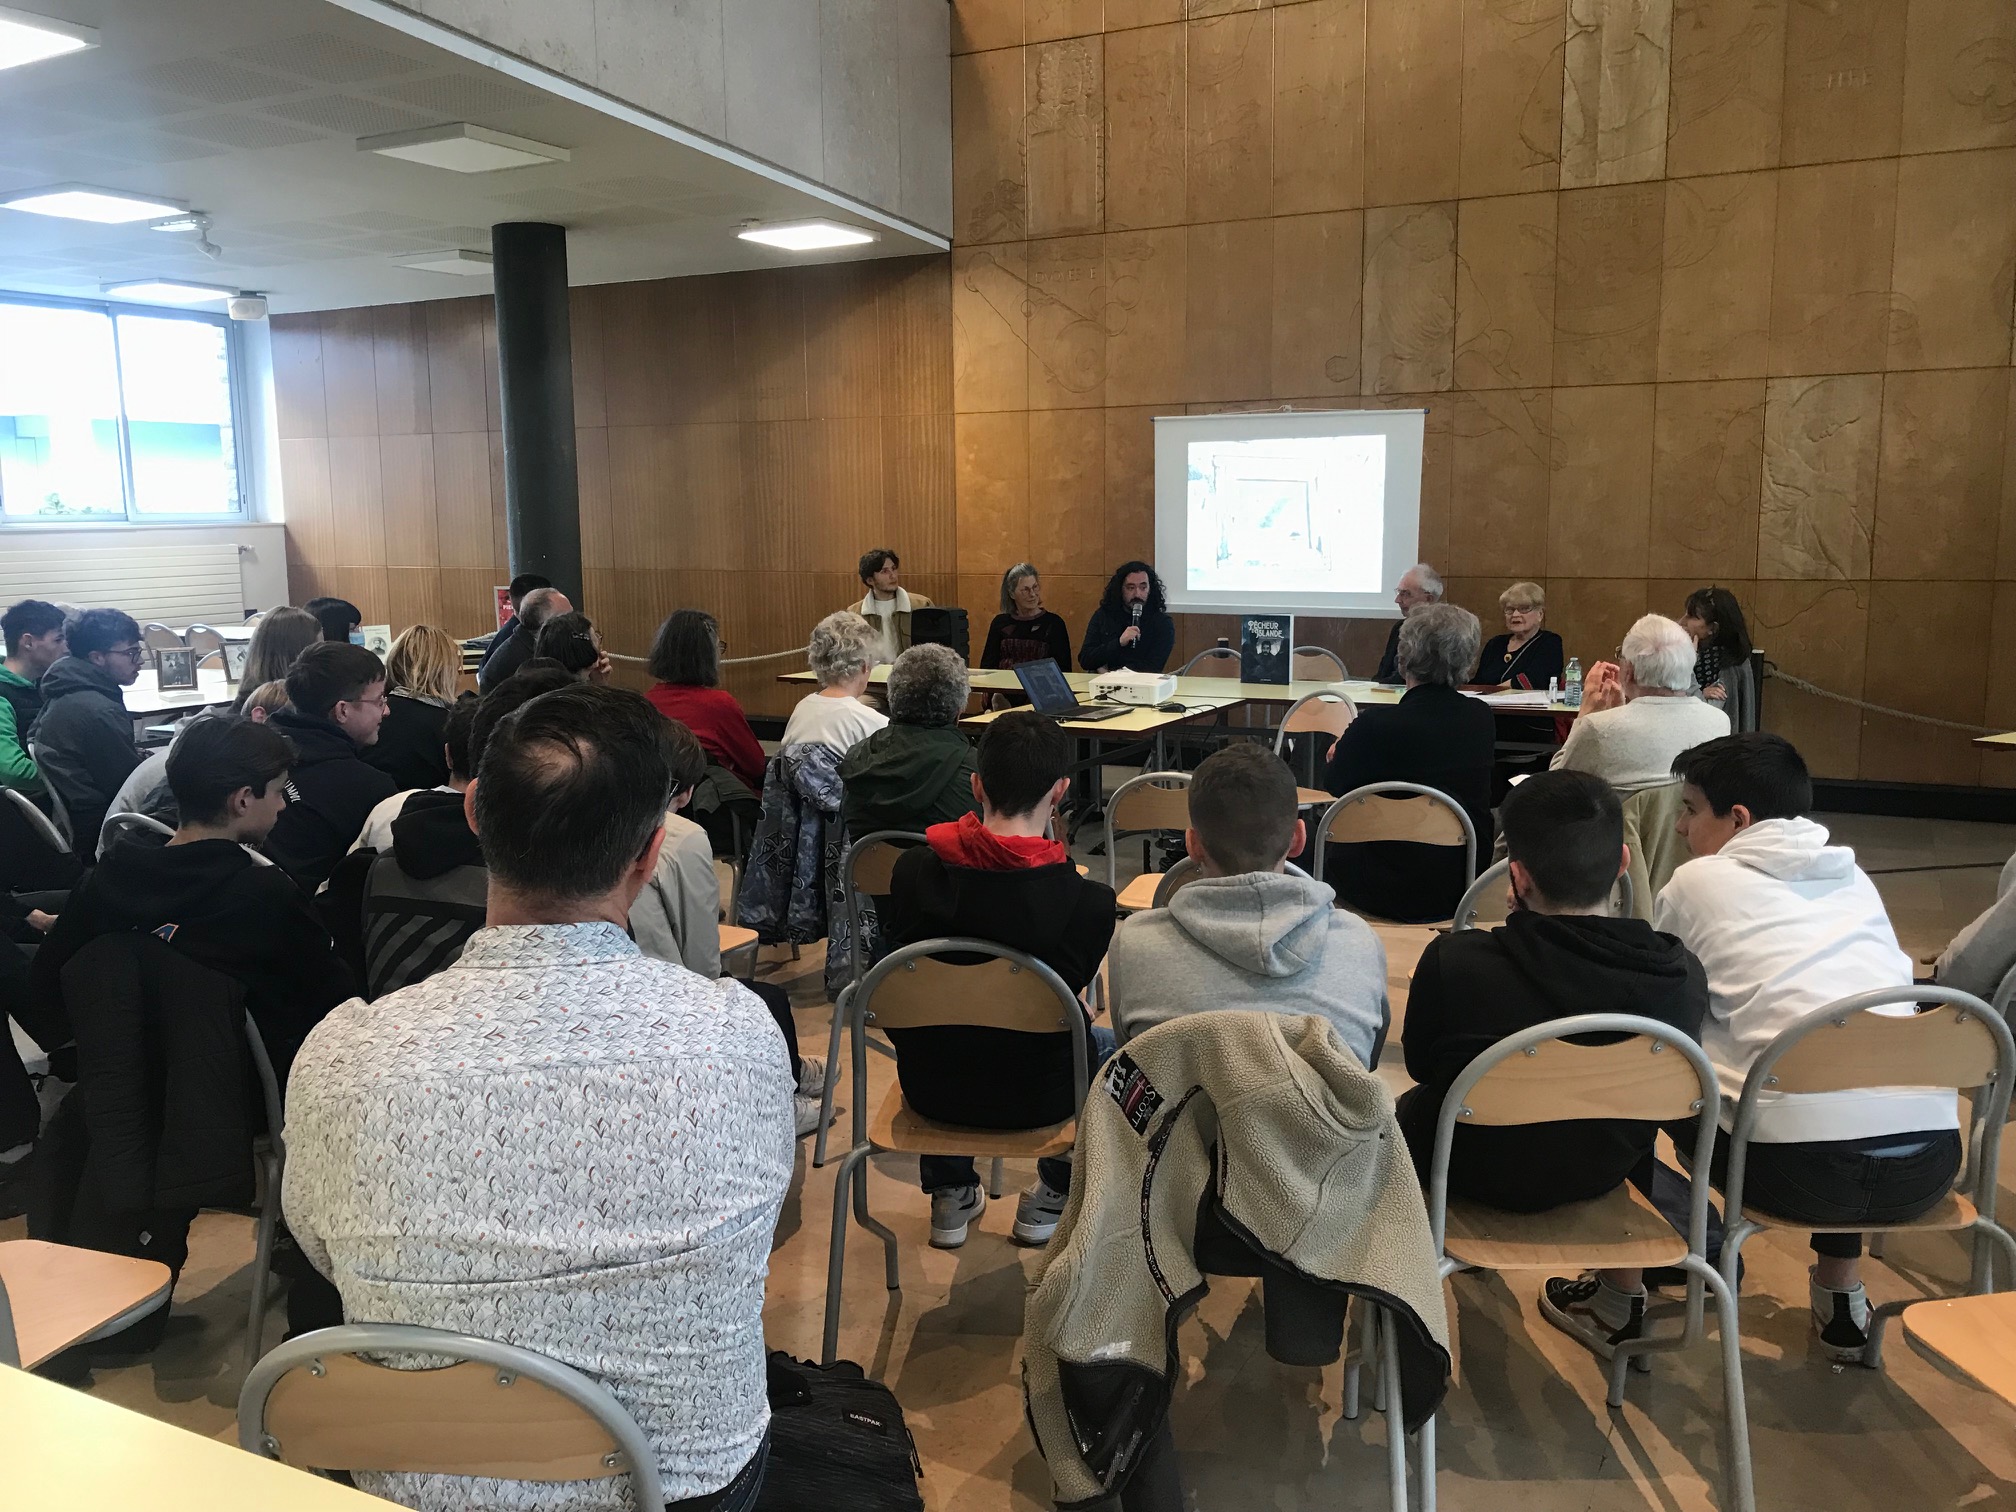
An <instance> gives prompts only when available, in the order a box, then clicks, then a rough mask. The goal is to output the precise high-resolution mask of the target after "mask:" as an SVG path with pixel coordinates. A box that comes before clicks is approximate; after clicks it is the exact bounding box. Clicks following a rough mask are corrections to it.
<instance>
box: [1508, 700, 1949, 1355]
mask: <svg viewBox="0 0 2016 1512" xmlns="http://www.w3.org/2000/svg"><path fill="white" fill-rule="evenodd" d="M1673 771H1674V775H1675V776H1677V777H1679V778H1680V779H1681V781H1682V783H1683V784H1684V785H1683V787H1682V789H1681V811H1680V819H1679V823H1678V826H1677V828H1678V830H1679V832H1680V837H1681V839H1683V840H1684V841H1686V843H1687V848H1688V850H1689V851H1690V852H1692V854H1693V857H1694V859H1693V860H1691V861H1688V862H1686V863H1685V864H1684V865H1682V866H1681V867H1680V869H1679V870H1678V871H1676V872H1675V873H1674V874H1673V879H1672V881H1670V882H1668V883H1667V884H1666V887H1665V889H1664V890H1663V891H1662V892H1661V893H1660V894H1659V899H1658V902H1657V903H1656V904H1655V905H1654V907H1653V911H1652V925H1653V927H1654V928H1655V929H1659V930H1662V931H1664V932H1666V933H1668V934H1673V935H1677V936H1679V938H1680V939H1681V940H1682V941H1683V942H1685V944H1686V945H1687V947H1688V949H1690V950H1692V951H1693V952H1694V954H1695V955H1696V956H1697V957H1698V958H1699V959H1700V961H1701V964H1702V966H1703V967H1704V968H1705V969H1706V971H1707V973H1708V1004H1709V1006H1708V1020H1707V1022H1706V1023H1705V1024H1704V1025H1703V1028H1702V1034H1701V1044H1702V1048H1703V1049H1705V1050H1706V1051H1707V1052H1708V1059H1709V1060H1710V1061H1712V1062H1713V1063H1714V1065H1715V1069H1716V1071H1717V1073H1718V1074H1719V1076H1720V1079H1721V1083H1722V1111H1721V1125H1722V1137H1721V1138H1720V1139H1718V1141H1717V1144H1716V1151H1715V1167H1714V1173H1715V1179H1716V1181H1717V1182H1718V1183H1720V1181H1721V1180H1722V1176H1723V1170H1724V1164H1725V1162H1726V1160H1727V1147H1728V1130H1729V1126H1730V1120H1731V1117H1732V1116H1733V1113H1734V1109H1735V1104H1736V1100H1737V1098H1738V1097H1739V1096H1741V1094H1742V1091H1743V1080H1744V1077H1745V1076H1746V1075H1747V1074H1748V1073H1749V1070H1750V1067H1751V1066H1752V1065H1753V1064H1754V1063H1755V1062H1756V1060H1757V1057H1758V1056H1759V1055H1761V1054H1762V1053H1763V1052H1764V1050H1765V1049H1766V1048H1767V1047H1768V1046H1769V1045H1770V1044H1771V1042H1772V1041H1773V1040H1774V1039H1776V1038H1777V1037H1778V1035H1779V1034H1781V1033H1782V1032H1783V1031H1784V1030H1786V1029H1787V1028H1789V1027H1790V1026H1791V1025H1792V1024H1794V1023H1796V1022H1797V1021H1798V1020H1799V1019H1801V1018H1803V1017H1804V1016H1805V1015H1807V1014H1809V1013H1811V1012H1813V1011H1814V1010H1815V1009H1818V1008H1823V1007H1825V1006H1826V1005H1827V1004H1829V1003H1832V1002H1835V1001H1837V1000H1839V999H1841V998H1844V997H1848V996H1850V995H1852V994H1854V993H1857V992H1866V991H1869V990H1870V989H1872V988H1877V987H1908V986H1910V985H1911V958H1910V957H1909V956H1907V955H1906V954H1905V953H1904V952H1903V951H1902V950H1901V949H1899V948H1898V945H1897V935H1896V932H1895V931H1894V930H1892V928H1891V927H1890V918H1889V915H1888V914H1887V913H1886V912H1885V911H1884V908H1883V900H1882V898H1881V897H1880V896H1879V895H1878V893H1877V891H1876V887H1875V884H1874V883H1872V882H1871V881H1870V880H1869V878H1868V876H1867V874H1865V873H1864V872H1863V870H1862V869H1861V868H1860V867H1859V866H1857V865H1856V864H1855V853H1854V852H1853V851H1852V850H1850V849H1848V848H1847V847H1846V846H1840V845H1830V844H1828V837H1827V831H1826V829H1825V828H1823V827H1822V826H1820V825H1818V824H1815V823H1814V822H1813V821H1812V820H1811V819H1808V818H1807V817H1805V816H1806V812H1807V810H1808V809H1810V808H1811V807H1812V806H1813V783H1812V779H1811V778H1810V777H1809V776H1808V774H1807V770H1806V763H1805V762H1804V761H1803V760H1802V759H1801V758H1800V756H1799V753H1798V751H1796V750H1794V749H1793V747H1792V745H1791V743H1790V742H1789V741H1787V740H1785V739H1784V738H1782V737H1781V736H1777V735H1767V734H1763V733H1761V732H1758V733H1752V734H1745V735H1725V736H1723V737H1722V738H1721V739H1719V740H1711V741H1708V742H1706V743H1705V744H1703V745H1698V746H1695V747H1694V748H1693V749H1691V750H1688V751H1683V752H1682V753H1681V754H1680V756H1679V757H1678V758H1677V759H1676V760H1675V761H1674V763H1673ZM1876 1011H1878V1012H1890V1013H1895V1014H1898V1015H1900V1016H1901V1015H1908V1014H1909V1013H1911V1012H1912V1009H1911V1008H1910V1007H1909V1006H1907V1005H1899V1006H1897V1007H1895V1008H1892V1009H1879V1010H1876ZM1959 1129H1960V1118H1959V1102H1958V1098H1957V1096H1956V1094H1955V1093H1953V1092H1951V1091H1946V1090H1938V1089H1933V1088H1925V1087H1884V1088H1872V1089H1862V1090H1855V1091H1848V1092H1820V1093H1799V1094H1791V1093H1770V1092H1767V1093H1765V1094H1764V1095H1763V1097H1762V1098H1761V1099H1760V1103H1759V1115H1758V1120H1757V1128H1756V1133H1755V1135H1754V1136H1753V1139H1752V1143H1751V1146H1750V1158H1749V1162H1748V1165H1747V1168H1746V1169H1747V1174H1746V1176H1745V1181H1744V1194H1743V1195H1744V1200H1745V1202H1746V1204H1747V1205H1749V1206H1752V1207H1756V1208H1761V1209H1762V1210H1764V1211H1765V1212H1768V1213H1772V1214H1775V1215H1777V1216H1780V1217H1783V1218H1790V1219H1793V1220H1795V1221H1804V1222H1807V1223H1816V1224H1828V1225H1837V1224H1849V1223H1855V1222H1858V1221H1863V1220H1867V1221H1871V1222H1877V1223H1900V1222H1905V1221H1908V1220H1909V1219H1911V1218H1915V1217H1917V1216H1918V1215H1919V1214H1921V1213H1923V1212H1926V1211H1927V1210H1929V1209H1930V1208H1931V1207H1933V1206H1934V1204H1936V1203H1937V1202H1938V1201H1939V1200H1940V1199H1941V1198H1942V1197H1944V1196H1945V1195H1946V1193H1947V1191H1948V1190H1949V1189H1950V1188H1951V1186H1952V1184H1953V1177H1954V1175H1955V1174H1956V1173H1957V1172H1958V1170H1959V1168H1960V1151H1961V1145H1960V1134H1959ZM1689 1139H1691V1135H1686V1136H1684V1137H1676V1143H1677V1144H1679V1146H1680V1148H1682V1149H1688V1148H1691V1145H1690V1144H1689V1143H1688V1140H1689ZM1812 1245H1813V1252H1814V1256H1815V1262H1814V1266H1813V1270H1812V1285H1811V1302H1812V1308H1813V1325H1814V1328H1815V1329H1816V1330H1817V1331H1818V1333H1819V1335H1820V1342H1821V1345H1822V1347H1823V1348H1824V1349H1825V1351H1826V1352H1827V1353H1828V1354H1829V1355H1830V1356H1832V1357H1833V1358H1834V1359H1837V1360H1843V1361H1848V1360H1855V1359H1857V1358H1858V1357H1859V1356H1860V1353H1861V1350H1862V1346H1863V1344H1864V1343H1865V1342H1866V1341H1867V1340H1866V1330H1867V1326H1868V1322H1869V1300H1868V1297H1867V1295H1866V1293H1865V1292H1864V1290H1863V1287H1862V1283H1861V1281H1860V1279H1859V1277H1858V1269H1859V1265H1860V1260H1861V1255H1862V1236H1861V1235H1860V1234H1856V1233H1848V1234H1814V1235H1813V1236H1812ZM1635 1279H1636V1278H1635V1275H1633V1274H1631V1273H1624V1272H1610V1273H1606V1274H1605V1275H1604V1276H1603V1278H1602V1280H1603V1282H1604V1283H1605V1284H1604V1285H1603V1286H1602V1287H1601V1288H1600V1290H1599V1289H1597V1288H1592V1287H1591V1286H1590V1283H1589V1282H1587V1281H1582V1282H1576V1281H1569V1280H1555V1281H1550V1282H1548V1283H1547V1296H1548V1301H1549V1302H1550V1303H1553V1304H1555V1305H1556V1306H1557V1307H1558V1309H1559V1310H1560V1311H1563V1312H1566V1313H1571V1314H1572V1313H1577V1312H1588V1313H1589V1314H1591V1316H1592V1317H1593V1318H1596V1319H1601V1318H1603V1317H1604V1316H1605V1313H1604V1306H1603V1304H1604V1303H1605V1302H1612V1301H1614V1299H1612V1298H1607V1297H1603V1296H1602V1295H1601V1294H1600V1293H1601V1292H1602V1291H1612V1290H1614V1289H1615V1288H1616V1287H1618V1286H1626V1285H1628V1284H1629V1283H1630V1282H1632V1281H1635ZM1570 1288H1579V1289H1580V1290H1581V1291H1583V1292H1591V1291H1594V1292H1596V1294H1595V1295H1590V1296H1586V1297H1585V1296H1580V1295H1577V1296H1573V1297H1571V1296H1569V1295H1568V1289H1570ZM1557 1292H1558V1293H1559V1295H1558V1296H1557V1295H1556V1294H1557ZM1611 1310H1612V1311H1615V1310H1616V1309H1615V1308H1614V1306H1613V1307H1612V1309H1611Z"/></svg>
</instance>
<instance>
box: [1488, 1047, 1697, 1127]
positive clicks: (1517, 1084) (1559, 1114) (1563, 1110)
mask: <svg viewBox="0 0 2016 1512" xmlns="http://www.w3.org/2000/svg"><path fill="white" fill-rule="evenodd" d="M1700 1100H1701V1081H1700V1078H1699V1077H1698V1076H1697V1075H1696V1074H1695V1071H1694V1067H1693V1066H1692V1065H1691V1064H1690V1063H1689V1062H1688V1060H1687V1057H1686V1056H1684V1055H1682V1054H1680V1053H1679V1052H1678V1051H1675V1050H1674V1049H1673V1048H1672V1047H1671V1046H1668V1045H1662V1044H1660V1043H1659V1041H1657V1040H1655V1039H1650V1038H1648V1037H1646V1036H1644V1035H1637V1034H1634V1035H1632V1036H1631V1037H1630V1038H1629V1039H1626V1040H1621V1041H1619V1042H1618V1043H1616V1044H1612V1045H1573V1044H1570V1043H1569V1042H1568V1041H1567V1040H1559V1039H1555V1040H1545V1041H1542V1042H1541V1043H1540V1044H1538V1045H1535V1046H1534V1047H1533V1048H1532V1049H1530V1050H1528V1051H1527V1052H1526V1053H1525V1054H1523V1055H1508V1056H1507V1057H1506V1058H1505V1059H1504V1060H1501V1061H1500V1062H1498V1064H1497V1065H1495V1066H1493V1067H1492V1068H1491V1069H1490V1070H1489V1071H1487V1072H1485V1073H1484V1079H1483V1080H1482V1081H1480V1082H1478V1083H1477V1085H1476V1086H1474V1087H1472V1088H1471V1089H1470V1092H1469V1095H1468V1096H1466V1097H1465V1098H1464V1099H1463V1107H1464V1109H1466V1110H1467V1111H1465V1112H1460V1113H1458V1114H1457V1122H1458V1123H1466V1124H1529V1123H1554V1122H1556V1121H1557V1120H1560V1119H1567V1118H1639V1119H1646V1120H1659V1121H1664V1120H1668V1119H1676V1118H1687V1117H1691V1116H1692V1115H1693V1113H1694V1111H1695V1106H1696V1104H1697V1103H1699V1102H1700Z"/></svg>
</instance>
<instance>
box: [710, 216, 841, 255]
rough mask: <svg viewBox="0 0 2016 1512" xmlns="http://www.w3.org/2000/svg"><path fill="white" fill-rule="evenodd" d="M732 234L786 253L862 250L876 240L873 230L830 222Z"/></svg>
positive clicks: (787, 223)
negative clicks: (840, 248) (846, 249)
mask: <svg viewBox="0 0 2016 1512" xmlns="http://www.w3.org/2000/svg"><path fill="white" fill-rule="evenodd" d="M735 234H736V235H737V236H739V237H741V238H742V240H743V241H752V242H761V243H762V244H763V245H764V246H766V247H781V248H783V249H784V250H785V251H786V252H823V251H825V250H826V249H827V248H829V247H861V246H866V245H867V244H868V243H869V242H872V241H874V240H875V233H874V232H873V231H863V230H862V229H861V228H860V227H859V226H843V225H841V224H840V223H839V222H838V221H829V220H806V221H780V222H778V223H776V224H774V225H769V226H745V227H743V228H742V229H741V230H740V231H738V232H736V233H735Z"/></svg>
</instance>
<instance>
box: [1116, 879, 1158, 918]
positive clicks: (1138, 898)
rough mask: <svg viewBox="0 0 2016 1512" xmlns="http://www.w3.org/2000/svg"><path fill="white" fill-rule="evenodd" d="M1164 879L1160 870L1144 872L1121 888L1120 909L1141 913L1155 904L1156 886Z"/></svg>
mask: <svg viewBox="0 0 2016 1512" xmlns="http://www.w3.org/2000/svg"><path fill="white" fill-rule="evenodd" d="M1161 880H1162V873H1160V872H1143V873H1141V875H1140V876H1138V877H1136V878H1135V879H1134V880H1133V881H1132V882H1129V883H1128V884H1127V885H1126V886H1125V887H1123V888H1121V889H1120V898H1119V904H1120V911H1121V912H1122V913H1129V912H1132V913H1139V912H1141V911H1142V910H1143V909H1145V908H1153V907H1154V906H1155V888H1156V885H1157V884H1158V883H1160V882H1161Z"/></svg>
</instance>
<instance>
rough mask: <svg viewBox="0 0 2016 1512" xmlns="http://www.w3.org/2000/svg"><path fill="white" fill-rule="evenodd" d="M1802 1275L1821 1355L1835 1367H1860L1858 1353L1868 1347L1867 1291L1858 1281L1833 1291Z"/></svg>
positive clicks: (1860, 1358) (1810, 1275)
mask: <svg viewBox="0 0 2016 1512" xmlns="http://www.w3.org/2000/svg"><path fill="white" fill-rule="evenodd" d="M1806 1274H1807V1277H1808V1295H1809V1297H1810V1300H1811V1303H1812V1307H1813V1331H1814V1332H1815V1333H1817V1334H1818V1335H1819V1336H1820V1350H1821V1352H1822V1353H1823V1354H1825V1355H1826V1356H1827V1358H1828V1359H1830V1360H1833V1361H1834V1362H1835V1363H1836V1364H1840V1365H1860V1364H1861V1363H1862V1351H1863V1350H1864V1349H1866V1348H1868V1347H1869V1293H1868V1291H1867V1290H1866V1289H1865V1288H1864V1287H1863V1285H1862V1283H1861V1282H1860V1281H1857V1282H1856V1283H1855V1284H1854V1286H1852V1287H1850V1288H1849V1289H1848V1290H1847V1291H1835V1290H1834V1289H1833V1288H1832V1287H1828V1286H1822V1285H1821V1284H1820V1283H1819V1282H1818V1281H1817V1280H1813V1279H1812V1276H1813V1272H1812V1271H1811V1270H1808V1271H1807V1273H1806Z"/></svg>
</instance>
